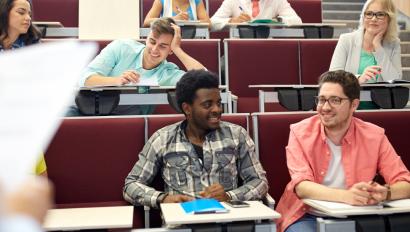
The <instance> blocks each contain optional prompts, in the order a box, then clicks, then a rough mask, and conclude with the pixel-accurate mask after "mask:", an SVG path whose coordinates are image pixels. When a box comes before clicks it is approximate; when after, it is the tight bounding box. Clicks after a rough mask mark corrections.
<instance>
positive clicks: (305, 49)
mask: <svg viewBox="0 0 410 232" xmlns="http://www.w3.org/2000/svg"><path fill="white" fill-rule="evenodd" d="M336 44H337V39H316V40H309V39H307V40H300V69H301V83H302V84H305V85H316V84H317V83H318V78H319V76H320V75H321V74H322V73H324V72H326V71H328V70H329V66H330V61H331V60H332V56H333V51H334V50H335V47H336Z"/></svg>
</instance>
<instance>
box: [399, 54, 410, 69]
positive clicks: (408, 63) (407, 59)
mask: <svg viewBox="0 0 410 232" xmlns="http://www.w3.org/2000/svg"><path fill="white" fill-rule="evenodd" d="M401 66H402V67H410V54H401Z"/></svg>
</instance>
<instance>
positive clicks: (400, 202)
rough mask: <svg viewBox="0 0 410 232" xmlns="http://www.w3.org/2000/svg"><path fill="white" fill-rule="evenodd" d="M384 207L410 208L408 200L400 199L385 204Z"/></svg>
mask: <svg viewBox="0 0 410 232" xmlns="http://www.w3.org/2000/svg"><path fill="white" fill-rule="evenodd" d="M384 205H387V206H390V207H393V208H408V207H410V199H401V200H394V201H388V202H385V203H384Z"/></svg>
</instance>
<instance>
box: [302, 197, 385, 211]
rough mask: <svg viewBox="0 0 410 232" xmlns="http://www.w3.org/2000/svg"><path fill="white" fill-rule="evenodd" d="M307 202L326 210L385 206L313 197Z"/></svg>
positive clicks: (364, 208) (306, 200)
mask: <svg viewBox="0 0 410 232" xmlns="http://www.w3.org/2000/svg"><path fill="white" fill-rule="evenodd" d="M304 202H305V203H311V204H309V205H310V206H312V207H315V208H318V209H321V210H323V209H324V210H326V211H333V210H335V211H337V210H343V211H346V210H368V209H381V208H383V206H381V205H366V206H353V205H349V204H345V203H340V202H331V201H321V200H312V199H305V200H304Z"/></svg>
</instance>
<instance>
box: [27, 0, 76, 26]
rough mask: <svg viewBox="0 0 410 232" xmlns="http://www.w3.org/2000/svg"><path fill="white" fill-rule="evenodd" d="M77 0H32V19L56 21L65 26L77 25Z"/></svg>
mask: <svg viewBox="0 0 410 232" xmlns="http://www.w3.org/2000/svg"><path fill="white" fill-rule="evenodd" d="M78 1H79V0H64V1H59V0H57V1H56V0H32V2H33V16H34V17H33V21H58V22H61V23H62V24H63V25H64V26H65V27H78Z"/></svg>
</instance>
